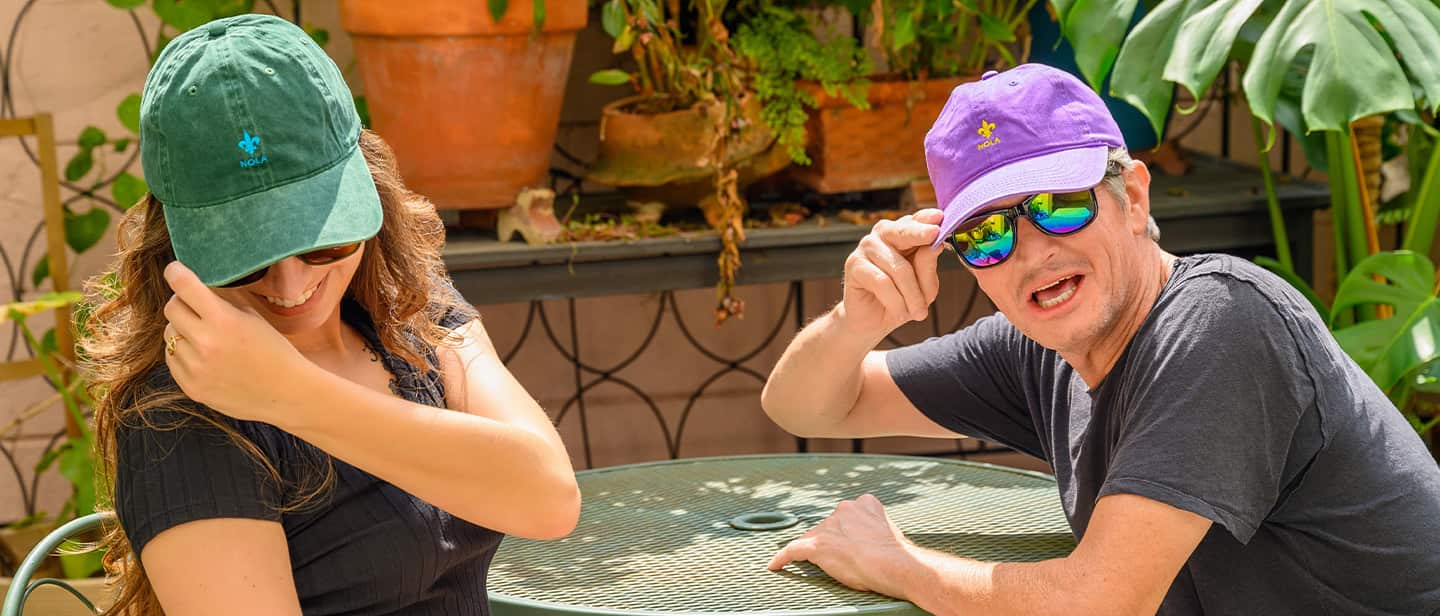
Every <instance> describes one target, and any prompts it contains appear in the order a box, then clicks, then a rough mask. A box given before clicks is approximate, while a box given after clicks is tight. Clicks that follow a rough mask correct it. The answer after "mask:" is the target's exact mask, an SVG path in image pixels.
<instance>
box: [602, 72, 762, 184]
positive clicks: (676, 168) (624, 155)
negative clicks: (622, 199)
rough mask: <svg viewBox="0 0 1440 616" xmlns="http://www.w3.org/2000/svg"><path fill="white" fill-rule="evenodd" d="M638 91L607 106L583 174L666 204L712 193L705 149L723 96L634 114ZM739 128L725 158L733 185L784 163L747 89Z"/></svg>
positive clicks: (709, 145)
mask: <svg viewBox="0 0 1440 616" xmlns="http://www.w3.org/2000/svg"><path fill="white" fill-rule="evenodd" d="M639 100H640V98H639V97H631V98H625V99H621V100H618V101H615V102H613V103H610V104H609V105H606V106H605V109H604V111H603V112H602V114H601V119H600V145H599V157H598V159H597V160H596V162H595V165H594V166H593V167H592V168H591V170H590V173H589V174H588V175H587V178H588V179H590V180H593V181H596V182H599V183H602V184H608V185H610V186H615V187H617V188H620V189H621V192H623V193H624V194H625V196H626V198H627V199H629V200H630V201H634V202H652V201H658V202H662V203H665V204H666V205H672V206H689V205H695V204H698V203H699V202H700V201H701V200H703V199H704V198H705V197H707V196H710V195H712V194H714V192H715V183H714V168H713V165H712V164H711V161H710V156H711V149H712V146H713V144H714V143H715V141H716V138H717V136H718V131H719V130H720V128H719V127H718V126H717V124H718V122H717V121H716V118H717V117H718V116H719V115H720V114H722V113H723V112H724V108H723V107H722V105H723V103H720V102H714V103H710V104H708V105H706V104H702V105H696V106H694V107H691V108H689V109H682V110H679V111H670V112H665V113H653V114H651V113H635V112H633V111H631V110H630V108H631V107H632V106H633V105H634V103H636V102H637V101H639ZM740 108H741V117H742V118H743V119H744V121H743V123H744V128H742V129H741V131H740V133H739V135H738V136H735V137H732V141H731V142H730V144H729V149H728V151H727V156H726V158H727V160H728V161H729V162H730V163H731V164H732V165H735V168H736V170H737V171H738V172H739V176H740V177H739V185H740V187H741V188H742V189H743V188H744V187H745V186H746V185H748V184H751V183H753V182H755V181H756V180H759V179H761V178H764V177H766V176H769V175H771V174H773V173H775V172H777V171H779V170H781V169H783V168H785V166H786V165H788V164H789V162H790V160H789V157H788V156H787V155H786V154H785V151H784V148H781V147H778V146H776V145H775V137H774V136H773V135H772V134H771V133H770V131H769V130H767V129H766V128H765V126H764V124H763V123H762V122H761V121H760V103H759V101H758V100H757V99H756V98H755V97H753V96H748V95H747V96H745V97H743V98H742V99H741V101H740Z"/></svg>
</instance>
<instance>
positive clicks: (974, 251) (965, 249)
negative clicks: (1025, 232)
mask: <svg viewBox="0 0 1440 616" xmlns="http://www.w3.org/2000/svg"><path fill="white" fill-rule="evenodd" d="M951 242H952V244H953V245H954V246H955V252H957V253H959V254H960V258H962V259H964V260H965V262H966V263H969V264H970V266H971V267H990V266H991V265H995V264H996V263H999V262H1001V261H1004V260H1005V258H1006V257H1008V256H1010V252H1011V251H1013V250H1015V227H1014V226H1013V225H1012V224H1011V222H1010V217H1008V216H1006V215H1005V214H1004V213H1003V212H1002V213H995V214H990V215H989V216H986V217H984V218H979V219H977V220H976V221H975V222H973V223H970V224H964V225H961V226H960V228H959V229H956V230H955V234H954V235H952V236H951Z"/></svg>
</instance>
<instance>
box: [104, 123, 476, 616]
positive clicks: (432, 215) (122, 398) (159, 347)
mask: <svg viewBox="0 0 1440 616" xmlns="http://www.w3.org/2000/svg"><path fill="white" fill-rule="evenodd" d="M359 147H360V150H361V152H362V153H363V154H364V156H365V162H366V163H367V164H368V166H369V168H370V174H371V176H373V177H374V179H375V188H376V189H377V190H378V191H379V193H380V204H381V207H382V209H383V211H384V222H383V223H382V225H381V227H380V232H379V233H378V234H377V235H376V236H375V237H374V238H371V239H370V240H367V241H366V245H365V251H364V253H363V256H362V257H361V262H360V266H359V269H358V270H357V272H356V274H355V277H354V279H353V280H352V281H351V283H350V287H349V289H347V290H346V295H347V296H348V297H350V298H352V299H354V300H355V301H356V302H358V303H359V304H360V306H362V307H363V308H364V309H365V310H366V311H367V312H368V313H369V314H370V317H371V319H372V320H373V321H374V323H375V331H376V332H377V333H378V334H379V337H380V341H381V343H382V344H383V345H384V347H385V349H386V350H387V351H389V352H390V353H392V354H394V355H396V356H397V357H399V358H400V359H402V360H404V361H405V362H407V363H409V364H410V365H411V366H413V367H415V368H416V369H417V370H420V371H422V373H423V371H427V370H437V369H438V368H437V366H435V365H434V359H433V358H434V354H433V353H432V352H430V349H433V348H435V347H436V346H437V345H442V344H443V345H448V346H453V345H454V344H455V343H456V341H455V340H453V339H452V338H451V337H450V335H449V333H450V332H448V331H447V330H445V329H443V328H441V327H440V326H439V325H438V322H439V318H440V316H441V315H444V314H445V313H446V312H447V311H451V310H458V311H461V313H462V314H472V315H473V308H472V307H471V306H468V305H464V304H461V303H460V301H459V299H458V298H456V297H455V296H454V294H452V293H450V292H448V291H447V290H445V289H442V288H441V285H443V284H445V281H446V280H448V274H447V272H446V269H445V264H444V262H443V260H442V259H441V255H440V249H441V246H442V245H443V244H444V241H445V228H444V225H443V224H442V223H441V221H440V217H439V215H438V214H437V213H436V211H435V208H434V206H433V205H432V204H431V203H430V202H429V201H427V200H426V199H425V198H424V197H422V196H420V195H418V194H416V193H413V192H411V191H410V190H409V189H407V188H405V185H404V183H403V182H402V181H401V178H400V173H399V171H398V170H397V168H396V163H395V155H394V153H393V152H392V151H391V149H390V147H389V146H388V145H386V143H385V142H384V141H383V140H382V139H381V138H380V137H379V135H376V134H375V133H373V132H370V131H368V130H364V131H361V134H360V143H359ZM117 244H118V247H119V252H118V255H117V259H116V260H115V262H114V263H113V265H112V267H111V268H110V269H108V270H106V271H104V272H102V273H101V274H99V275H97V276H95V277H93V278H91V279H90V280H88V281H87V282H86V284H85V290H86V296H87V297H86V301H87V303H89V304H91V306H92V312H91V315H90V317H89V319H88V321H87V322H86V324H85V326H86V329H87V330H88V333H87V334H86V335H84V336H82V337H81V339H80V346H81V349H82V357H84V360H83V362H82V368H83V370H84V372H85V375H86V377H87V378H88V379H89V385H88V387H89V390H88V391H89V393H90V395H91V396H92V397H93V398H94V400H95V409H94V410H95V435H96V445H95V446H96V459H97V464H98V465H99V470H100V472H99V473H98V474H97V483H98V484H99V485H98V486H97V488H98V495H99V497H100V499H99V502H101V503H107V504H113V503H114V487H115V479H116V448H117V442H116V435H117V432H118V430H120V429H121V428H144V429H155V430H176V429H179V430H185V429H196V428H215V429H219V430H221V431H223V432H224V433H225V434H227V435H228V436H229V437H230V438H231V439H233V440H234V442H235V444H236V445H237V446H239V447H240V448H241V449H243V450H244V451H246V452H247V453H249V455H250V456H252V457H253V458H254V459H255V460H256V461H257V462H258V463H259V465H260V466H261V467H262V468H264V469H266V471H267V472H268V474H269V476H270V479H271V480H272V481H274V482H275V483H276V484H277V485H278V484H281V483H283V480H282V479H281V477H280V475H279V473H278V471H277V470H276V467H275V465H274V464H273V463H272V461H271V460H268V459H266V457H265V455H264V454H263V453H262V452H261V451H260V450H259V449H258V448H257V447H256V446H255V445H254V444H253V443H251V442H250V441H249V440H247V439H246V438H245V437H244V436H242V435H240V434H239V433H238V432H237V431H236V430H235V429H234V427H233V426H232V425H231V424H230V423H229V422H227V421H225V420H224V418H223V417H221V416H220V415H218V414H216V413H215V412H214V411H212V410H210V409H207V408H205V407H203V406H201V405H198V404H195V403H193V402H191V401H189V399H188V398H186V397H185V394H184V393H183V392H181V391H179V389H178V388H174V387H173V386H171V387H163V386H162V387H157V385H156V383H155V380H154V379H151V378H149V377H150V375H151V374H152V373H153V372H155V371H156V370H157V369H159V368H160V367H161V365H162V364H163V363H164V346H165V345H164V341H163V332H164V330H165V325H166V319H165V316H164V308H165V303H166V302H167V301H169V300H170V297H171V295H172V293H171V291H170V287H169V286H168V285H167V284H166V282H165V278H164V276H163V272H164V269H165V266H166V265H168V264H169V263H170V262H171V261H174V260H175V253H174V251H173V250H172V249H171V246H170V234H169V231H168V230H167V228H166V225H165V217H164V212H163V210H162V208H161V204H160V202H159V201H157V200H156V199H155V198H154V197H153V196H150V195H147V196H146V197H145V198H144V199H143V200H141V201H140V202H139V203H137V204H136V205H135V206H134V207H132V208H131V209H130V210H129V211H128V212H127V213H126V215H125V217H124V219H123V220H121V222H120V225H119V228H118V242H117ZM162 409H163V410H166V411H175V412H179V413H181V414H182V416H183V417H184V420H183V421H181V422H178V423H167V424H165V425H156V424H155V423H152V422H151V421H150V419H149V417H148V416H149V413H148V412H149V411H154V410H162ZM311 475H313V476H311V477H308V478H306V480H305V481H304V482H303V485H302V486H300V487H299V488H297V489H295V490H293V491H291V493H293V494H297V496H296V497H295V498H294V499H293V501H292V502H287V503H284V504H283V505H282V511H291V510H294V509H296V508H299V507H302V506H304V505H306V504H307V503H309V502H310V501H312V500H313V499H314V498H315V497H317V496H319V495H320V494H322V493H323V492H324V491H326V490H328V489H329V487H330V484H331V483H332V479H333V467H331V465H330V464H329V462H328V460H326V461H324V463H323V464H319V465H317V467H316V469H315V472H313V473H311ZM101 545H102V546H104V547H106V548H107V549H108V551H107V553H106V555H105V569H106V571H107V573H108V574H109V575H110V576H111V578H112V580H113V581H115V582H116V584H117V587H118V591H117V598H116V602H115V605H114V607H112V608H110V609H109V610H107V611H106V613H107V614H122V615H127V616H130V615H145V616H149V615H152V614H163V611H162V610H161V608H160V603H159V600H158V599H157V597H156V596H155V592H154V589H153V588H152V587H151V586H150V583H149V581H148V580H147V579H146V577H145V571H144V568H143V567H142V566H141V564H140V559H139V555H138V554H134V553H133V549H132V547H131V545H130V542H129V539H128V538H127V537H126V536H125V533H124V531H123V529H121V528H120V527H119V525H114V526H113V527H111V528H107V529H106V534H105V537H104V539H103V540H102V542H101Z"/></svg>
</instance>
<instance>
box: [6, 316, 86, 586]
mask: <svg viewBox="0 0 1440 616" xmlns="http://www.w3.org/2000/svg"><path fill="white" fill-rule="evenodd" d="M82 297H83V296H82V295H81V294H80V293H78V292H75V291H67V292H64V293H47V294H45V295H42V296H40V297H39V298H36V299H34V300H32V301H28V302H13V303H9V304H3V305H0V322H3V321H5V320H10V321H14V322H15V324H16V325H17V326H18V329H19V331H20V334H21V335H22V336H23V337H24V339H25V341H26V343H27V344H29V345H30V348H32V349H35V358H36V359H37V360H39V361H40V364H41V366H42V367H43V368H44V374H45V378H46V379H48V380H49V381H50V384H51V385H52V386H53V387H54V388H55V390H56V391H57V392H59V394H60V400H61V402H62V403H63V404H64V407H65V411H66V413H67V414H68V415H69V417H70V419H71V420H72V421H73V422H74V423H75V425H76V426H78V427H79V430H78V434H75V435H72V436H68V437H67V438H66V439H65V441H64V442H62V443H60V445H59V446H58V447H56V448H55V449H51V450H49V451H46V452H45V453H44V454H43V455H42V456H41V457H40V460H39V461H38V462H37V463H36V464H35V473H36V474H40V473H44V472H46V471H48V470H49V469H50V468H51V467H56V466H57V465H58V470H59V472H60V475H61V476H62V477H64V478H65V480H66V481H68V482H69V483H70V487H71V491H70V497H69V498H68V499H66V501H65V504H64V505H63V506H62V507H61V509H60V512H59V513H58V514H57V515H56V520H57V521H59V522H65V521H68V520H70V519H73V518H76V517H80V516H83V515H88V514H90V513H94V512H95V456H94V451H95V433H94V432H93V431H91V429H90V428H89V425H88V423H87V420H86V418H85V410H86V409H88V408H89V407H90V406H91V402H92V401H91V400H90V398H89V396H88V395H87V394H86V392H85V385H84V381H83V379H81V378H80V377H79V376H77V375H75V374H74V372H73V370H70V369H68V368H67V367H64V366H62V365H61V364H60V363H59V362H58V361H57V358H58V357H59V355H58V353H57V352H56V346H57V345H56V342H55V332H54V330H53V329H52V330H50V331H48V332H46V333H45V335H44V336H43V337H42V338H41V339H40V340H37V339H36V338H35V336H34V334H33V333H32V332H31V330H30V327H29V326H28V325H27V324H26V319H27V318H29V317H31V316H33V315H36V314H39V313H41V312H46V311H49V310H55V309H57V308H61V307H64V306H68V305H70V304H73V303H76V302H79V301H81V299H82ZM98 563H99V561H98V558H94V557H91V558H88V559H77V560H75V561H72V563H70V564H69V565H68V566H67V568H66V575H69V576H73V577H87V576H90V575H93V574H95V573H96V572H98V571H99V570H100V569H99V567H98V566H97V565H98Z"/></svg>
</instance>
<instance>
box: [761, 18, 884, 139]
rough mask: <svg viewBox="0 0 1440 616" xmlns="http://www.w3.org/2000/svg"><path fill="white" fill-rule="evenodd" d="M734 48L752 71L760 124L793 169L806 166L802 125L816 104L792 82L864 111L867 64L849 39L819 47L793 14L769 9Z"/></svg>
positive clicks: (859, 50)
mask: <svg viewBox="0 0 1440 616" xmlns="http://www.w3.org/2000/svg"><path fill="white" fill-rule="evenodd" d="M734 44H735V48H736V49H737V50H738V51H739V52H740V54H741V55H742V56H745V57H746V58H749V59H750V60H751V61H752V62H754V64H755V66H756V67H757V70H756V74H755V91H756V93H757V94H758V95H759V97H760V101H761V103H763V105H764V107H763V109H762V111H761V119H762V120H764V122H765V124H766V125H767V126H768V127H769V128H770V130H771V131H772V132H773V133H774V134H775V136H776V139H777V141H778V142H779V143H780V145H781V146H784V148H785V150H786V152H787V153H789V155H790V159H791V160H793V161H795V162H797V163H799V164H802V165H808V164H810V158H809V157H808V156H806V154H805V145H806V131H805V122H806V120H807V119H808V118H809V112H808V111H807V108H808V109H815V108H816V107H817V105H818V102H817V101H816V100H815V97H814V95H812V94H811V93H809V92H807V91H805V90H804V89H802V88H799V87H797V83H798V82H800V81H802V80H804V81H814V82H819V84H820V86H821V87H822V88H823V89H824V90H825V93H826V94H827V95H830V96H840V97H842V98H844V99H845V100H846V101H847V102H849V103H850V104H851V105H854V106H855V107H857V108H860V109H867V108H869V106H870V104H869V101H868V100H866V97H865V92H866V89H867V87H868V86H869V82H868V81H866V80H865V79H864V77H865V75H867V74H869V73H870V61H869V57H868V56H867V55H866V54H865V51H864V50H863V49H861V48H860V47H859V46H858V45H856V43H855V40H854V39H853V38H850V37H837V38H836V39H835V40H832V41H830V42H826V43H822V42H821V41H820V40H819V39H818V38H816V36H815V35H814V34H813V33H812V32H811V30H810V26H809V24H808V23H807V22H806V21H805V20H804V19H803V18H801V17H800V16H799V15H797V14H795V12H793V11H791V10H789V9H786V8H782V7H777V6H770V7H766V8H765V9H763V10H762V11H761V13H760V14H759V15H757V16H756V17H754V18H751V19H749V20H747V21H746V22H745V23H744V24H743V25H741V26H740V29H739V31H738V32H737V33H736V35H735V39H734Z"/></svg>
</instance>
